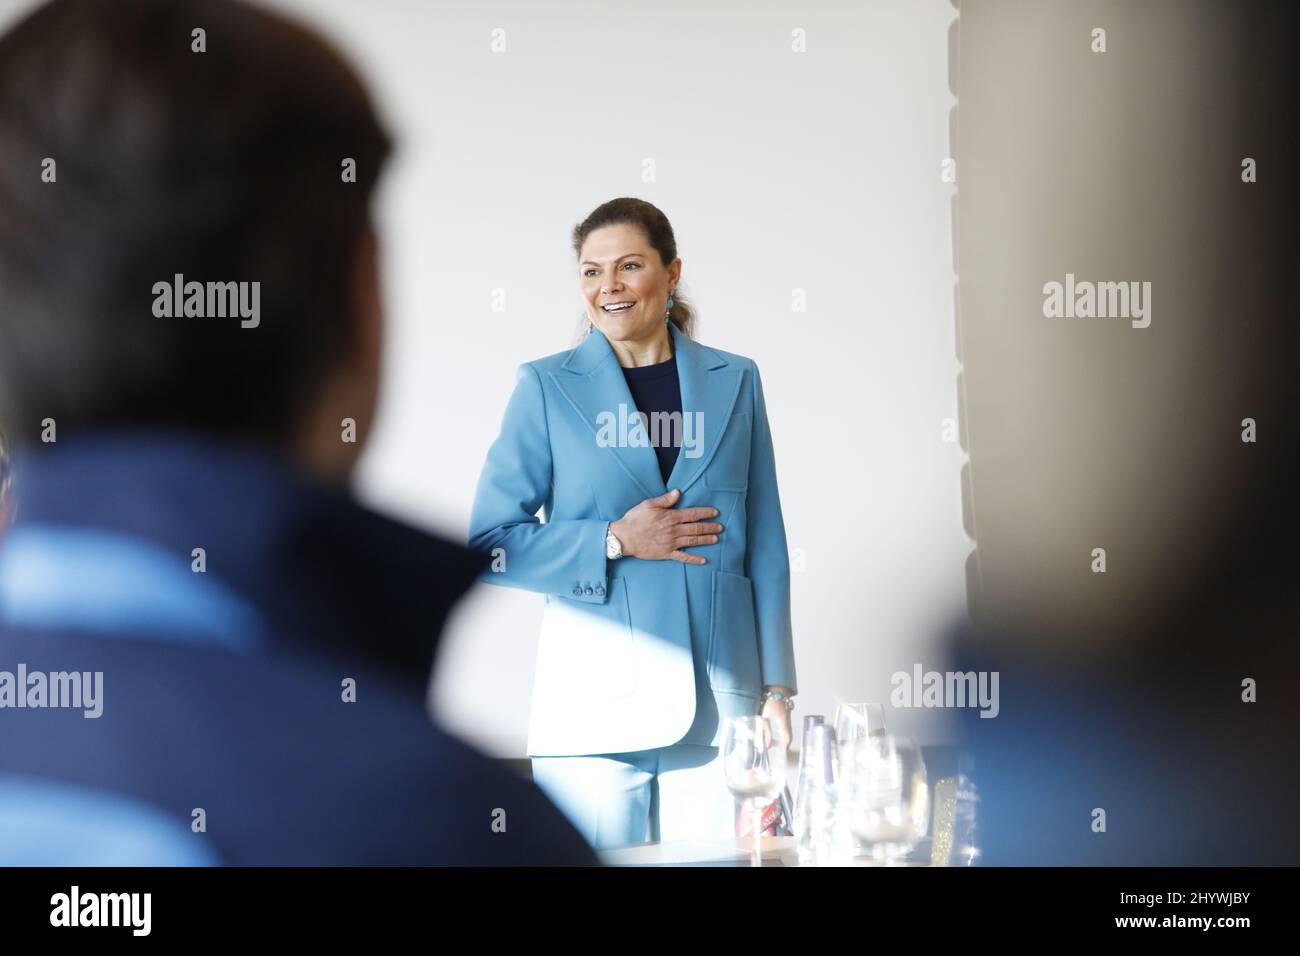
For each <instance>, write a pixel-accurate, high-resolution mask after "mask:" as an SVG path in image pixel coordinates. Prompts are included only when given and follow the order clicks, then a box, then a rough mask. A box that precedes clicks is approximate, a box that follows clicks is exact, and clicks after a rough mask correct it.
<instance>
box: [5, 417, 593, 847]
mask: <svg viewBox="0 0 1300 956" xmlns="http://www.w3.org/2000/svg"><path fill="white" fill-rule="evenodd" d="M15 464H16V482H17V485H16V497H17V520H16V522H15V524H14V526H13V527H12V528H11V529H10V531H9V532H8V533H7V534H6V535H5V536H4V537H2V538H0V863H8V864H23V863H34V864H74V865H75V864H84V863H96V862H98V863H161V864H173V863H174V864H187V863H223V864H232V865H249V864H256V865H261V864H277V865H279V864H283V865H315V864H434V865H441V864H450V865H501V864H518V865H531V864H549V865H587V864H591V863H595V862H596V859H595V857H594V855H593V853H592V851H591V850H590V848H589V847H588V846H587V844H586V843H585V842H584V841H583V839H582V837H581V836H580V835H579V834H578V832H577V831H576V830H575V829H574V828H573V827H572V826H571V825H570V824H569V823H568V821H567V820H566V819H565V818H564V817H563V815H562V814H561V813H560V812H559V811H558V810H557V809H556V808H555V807H554V806H553V805H552V804H551V803H550V802H549V801H548V800H547V799H546V798H545V796H544V795H543V794H542V792H541V791H540V790H539V789H538V788H537V787H536V786H534V785H533V784H532V783H530V782H529V781H527V780H525V779H523V778H521V777H519V776H517V775H516V774H514V773H512V772H510V771H509V770H507V769H506V768H504V767H502V766H500V765H499V764H497V763H496V762H494V761H492V760H490V759H489V758H487V757H486V756H484V755H482V754H480V753H479V752H477V751H476V750H474V749H473V748H471V747H469V746H468V745H466V744H465V743H463V742H461V741H459V740H457V739H456V738H454V737H452V736H450V735H449V734H448V733H446V732H445V731H443V730H441V729H439V728H438V727H437V726H435V725H434V724H433V723H432V721H431V720H430V718H429V716H428V713H427V710H426V707H425V695H426V690H427V682H428V676H429V673H430V670H431V667H432V665H433V663H434V653H435V650H436V646H437V642H438V637H439V634H440V632H441V629H442V625H443V622H444V620H445V618H446V616H447V613H448V610H449V609H450V607H451V606H452V605H453V603H454V602H455V601H456V600H457V599H458V598H459V597H460V595H461V594H463V593H464V591H465V590H466V589H467V588H468V586H469V584H470V583H471V582H472V581H473V579H474V577H475V576H476V574H478V573H479V572H480V571H481V570H482V568H483V567H484V565H485V563H486V556H485V555H483V554H481V553H477V552H473V551H469V550H467V549H465V548H462V547H461V546H459V545H457V544H452V543H450V542H447V541H444V540H442V539H440V538H437V537H434V536H431V535H428V534H425V533H422V532H419V531H417V530H415V529H413V528H411V527H408V526H406V525H403V524H401V523H399V522H396V521H393V520H390V519H387V518H385V517H382V516H380V515H379V514H377V513H375V512H373V511H370V510H368V509H366V508H364V507H362V506H360V505H359V504H358V503H356V502H355V501H354V500H353V499H352V498H351V497H350V496H349V495H348V494H347V493H346V492H345V491H343V490H341V489H333V488H329V487H326V486H324V485H321V484H318V483H316V482H314V481H312V480H311V479H309V478H307V477H306V476H305V475H302V474H300V473H298V472H297V471H295V470H294V469H293V468H292V467H291V466H289V465H288V464H287V463H286V462H284V461H283V460H281V459H280V458H278V457H277V456H274V455H272V454H270V453H267V452H263V451H260V450H258V449H255V448H253V447H251V446H242V445H234V444H227V443H223V442H217V441H215V440H209V439H200V438H197V437H195V436H193V435H186V434H181V433H159V432H153V433H149V434H144V433H134V432H103V433H100V434H97V435H93V436H89V437H80V438H66V439H63V440H61V441H59V442H58V443H57V445H49V446H44V447H40V448H34V449H24V450H21V451H20V453H19V455H18V456H17V459H16V462H15ZM195 549H202V552H196V550H195ZM199 568H202V569H203V570H202V571H201V572H200V571H199V570H197V569H199ZM20 665H21V667H22V669H23V671H24V672H25V674H26V675H29V676H28V678H27V679H28V681H38V682H39V680H41V679H42V678H32V677H31V676H30V675H32V674H42V675H50V674H65V675H66V674H71V673H73V672H76V673H80V674H83V675H94V674H95V673H96V672H99V673H102V680H101V683H100V685H99V686H100V691H99V700H98V701H97V703H96V707H98V708H99V709H100V711H101V713H100V714H99V716H89V717H88V716H86V714H87V712H88V710H89V708H87V707H82V708H80V709H78V708H75V707H58V708H56V707H52V706H48V704H49V703H52V702H55V701H52V700H51V697H52V696H53V695H52V694H50V692H49V690H48V689H47V697H46V699H45V704H46V706H39V705H40V704H41V703H42V701H41V699H40V697H39V696H34V693H35V692H34V691H33V689H32V685H28V686H26V687H18V686H17V684H16V681H17V675H18V673H19V667H20ZM6 672H7V673H8V674H9V683H8V685H7V689H8V692H9V696H8V698H7V699H6V696H5V692H6V684H5V673H6ZM56 680H57V679H56V678H53V677H50V678H49V687H52V686H53V684H54V683H55V681H56ZM85 680H86V683H87V688H89V686H90V684H91V682H92V681H93V680H94V678H93V677H86V678H85ZM349 681H350V682H351V683H348V682H349ZM351 687H354V688H355V701H347V700H345V699H344V698H345V697H346V696H348V694H347V691H346V690H345V688H351ZM23 694H25V695H26V696H24V698H23V702H24V703H25V704H27V705H28V706H24V707H18V706H16V703H15V698H16V695H23ZM63 702H64V703H67V688H66V686H65V695H64V700H63ZM83 703H84V702H83ZM6 704H7V705H6ZM32 705H36V706H32Z"/></svg>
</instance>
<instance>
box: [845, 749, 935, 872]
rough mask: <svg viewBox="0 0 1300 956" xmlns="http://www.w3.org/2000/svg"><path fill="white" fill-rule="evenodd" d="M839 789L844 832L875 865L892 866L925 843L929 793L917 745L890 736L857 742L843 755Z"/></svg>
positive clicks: (927, 827)
mask: <svg viewBox="0 0 1300 956" xmlns="http://www.w3.org/2000/svg"><path fill="white" fill-rule="evenodd" d="M844 759H845V760H846V761H847V767H846V768H845V769H846V773H845V777H844V786H845V788H846V791H847V792H846V795H845V804H846V812H847V813H848V815H849V826H850V828H851V830H852V832H853V835H854V836H855V837H857V838H858V839H859V840H860V841H862V843H863V845H865V846H868V847H870V849H871V856H872V858H873V859H874V860H876V861H877V862H879V863H887V864H888V863H897V862H898V860H899V859H900V858H901V857H903V856H905V855H906V854H907V853H909V852H911V850H912V848H913V847H914V846H916V844H917V841H919V840H921V839H922V838H923V837H925V835H926V833H927V831H928V829H929V824H930V788H929V781H928V779H927V777H926V771H925V761H924V760H923V759H922V757H921V748H920V747H919V746H917V744H916V742H915V741H913V740H909V739H906V738H901V737H893V736H891V735H889V734H872V735H869V736H867V737H865V738H859V739H858V740H857V741H855V742H854V743H853V744H852V746H851V747H850V748H849V749H848V752H847V756H846V757H845V758H844Z"/></svg>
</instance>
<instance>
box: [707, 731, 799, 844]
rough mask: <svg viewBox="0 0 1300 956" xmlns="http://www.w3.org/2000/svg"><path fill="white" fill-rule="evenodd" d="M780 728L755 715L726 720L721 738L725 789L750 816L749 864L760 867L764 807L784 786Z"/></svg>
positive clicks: (783, 739)
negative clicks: (751, 837)
mask: <svg viewBox="0 0 1300 956" xmlns="http://www.w3.org/2000/svg"><path fill="white" fill-rule="evenodd" d="M789 743H790V742H789V740H787V739H786V737H785V734H784V732H783V731H782V728H781V727H780V726H779V725H777V724H776V723H775V722H774V721H771V720H768V719H767V718H766V717H762V716H759V715H757V714H754V715H748V716H744V717H732V718H730V719H728V720H727V723H726V727H725V730H724V733H723V738H722V769H723V771H724V773H725V774H726V778H727V789H728V790H730V791H731V793H732V796H734V797H735V798H736V799H737V800H739V801H740V802H741V804H742V805H744V806H745V807H747V808H748V809H749V811H750V813H752V814H753V817H754V827H753V829H754V852H753V856H752V858H751V859H750V866H762V865H763V862H762V856H761V855H760V853H759V836H760V831H761V830H762V817H763V810H764V808H766V807H768V806H770V805H771V803H772V801H773V800H775V799H776V798H777V797H778V796H779V795H780V793H781V790H782V788H783V787H785V763H786V748H787V747H788V746H789Z"/></svg>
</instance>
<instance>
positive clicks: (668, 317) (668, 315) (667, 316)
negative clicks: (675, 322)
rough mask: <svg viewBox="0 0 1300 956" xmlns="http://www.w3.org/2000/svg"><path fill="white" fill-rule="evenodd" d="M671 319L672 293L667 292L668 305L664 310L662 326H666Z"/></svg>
mask: <svg viewBox="0 0 1300 956" xmlns="http://www.w3.org/2000/svg"><path fill="white" fill-rule="evenodd" d="M672 317H673V293H672V291H671V290H669V292H668V305H667V308H666V310H665V312H664V325H667V324H668V323H669V322H671V321H672Z"/></svg>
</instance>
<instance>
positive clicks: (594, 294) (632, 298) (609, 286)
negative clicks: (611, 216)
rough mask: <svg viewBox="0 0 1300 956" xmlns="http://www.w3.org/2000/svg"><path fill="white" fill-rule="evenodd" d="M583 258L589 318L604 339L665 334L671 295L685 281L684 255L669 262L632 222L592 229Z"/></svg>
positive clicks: (646, 338)
mask: <svg viewBox="0 0 1300 956" xmlns="http://www.w3.org/2000/svg"><path fill="white" fill-rule="evenodd" d="M578 259H579V260H580V261H579V263H578V275H579V277H580V279H579V281H580V287H581V289H582V297H583V299H584V300H586V305H587V318H588V319H590V320H591V322H592V323H594V324H595V326H596V328H598V329H600V331H601V332H603V333H605V338H607V339H609V340H610V341H611V342H627V343H633V342H646V341H649V340H651V339H653V338H655V337H656V336H658V335H661V334H662V333H663V331H664V315H665V313H666V312H667V300H668V293H669V291H670V290H671V289H675V288H677V283H678V281H679V280H680V279H681V274H682V260H681V259H674V260H673V261H672V262H670V263H669V264H668V265H666V266H665V265H664V264H663V263H662V262H661V261H660V259H659V253H658V252H656V251H655V249H654V247H653V246H651V245H650V243H649V242H648V241H647V240H646V237H645V234H644V233H643V232H642V231H641V230H640V229H638V228H637V227H636V226H633V225H614V226H602V227H601V228H600V229H594V230H592V232H591V234H590V235H589V236H587V238H586V241H584V242H583V244H582V252H581V254H580V255H579V256H578ZM611 307H612V308H611Z"/></svg>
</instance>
